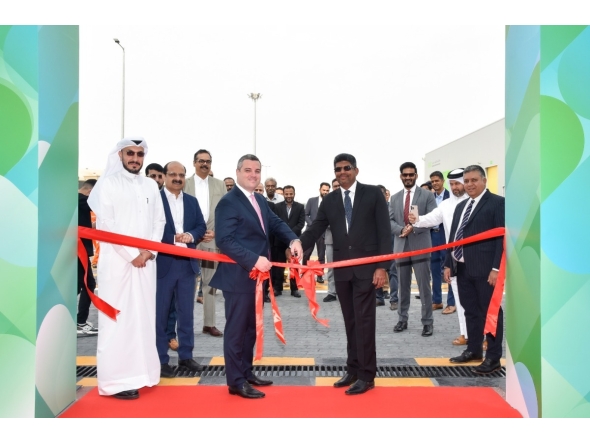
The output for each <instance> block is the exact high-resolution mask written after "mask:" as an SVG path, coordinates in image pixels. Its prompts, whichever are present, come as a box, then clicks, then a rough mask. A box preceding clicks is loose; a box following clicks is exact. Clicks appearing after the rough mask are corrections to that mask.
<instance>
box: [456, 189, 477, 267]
mask: <svg viewBox="0 0 590 444" xmlns="http://www.w3.org/2000/svg"><path fill="white" fill-rule="evenodd" d="M474 203H475V200H474V199H471V202H470V203H469V206H468V207H467V209H466V210H465V214H464V215H463V220H462V221H461V226H460V227H459V229H458V230H457V234H456V235H455V240H456V241H458V240H461V239H463V230H464V229H465V225H467V221H469V215H470V214H471V209H472V208H473V204H474ZM462 257H463V245H459V246H458V247H455V259H457V260H459V259H461V258H462Z"/></svg>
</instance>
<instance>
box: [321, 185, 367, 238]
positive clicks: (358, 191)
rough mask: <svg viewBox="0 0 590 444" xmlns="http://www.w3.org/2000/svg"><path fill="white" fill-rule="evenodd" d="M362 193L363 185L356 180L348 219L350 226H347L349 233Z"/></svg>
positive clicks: (363, 192) (357, 211) (358, 210)
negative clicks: (350, 216)
mask: <svg viewBox="0 0 590 444" xmlns="http://www.w3.org/2000/svg"><path fill="white" fill-rule="evenodd" d="M364 194H365V186H364V185H363V184H362V183H360V182H359V181H357V182H356V193H355V196H354V204H353V205H352V218H351V219H350V227H348V232H349V233H350V230H351V229H352V227H353V226H354V220H355V219H356V215H357V213H359V212H360V209H359V206H360V204H361V202H362V198H363V195H364ZM318 199H319V198H318ZM342 209H343V210H344V204H342ZM355 209H356V210H355Z"/></svg>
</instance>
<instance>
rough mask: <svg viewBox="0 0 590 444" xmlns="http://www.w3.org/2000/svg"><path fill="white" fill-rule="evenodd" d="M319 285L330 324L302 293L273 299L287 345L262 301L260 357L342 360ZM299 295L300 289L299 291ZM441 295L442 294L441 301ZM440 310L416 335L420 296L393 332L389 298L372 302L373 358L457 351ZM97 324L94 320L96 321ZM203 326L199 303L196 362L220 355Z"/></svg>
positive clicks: (342, 346) (340, 328)
mask: <svg viewBox="0 0 590 444" xmlns="http://www.w3.org/2000/svg"><path fill="white" fill-rule="evenodd" d="M322 287H323V288H325V286H323V285H318V289H319V290H320V291H319V292H318V294H317V295H318V301H319V304H320V312H319V317H322V318H327V319H329V321H330V327H329V328H326V327H324V326H322V325H320V324H318V323H317V322H315V321H314V320H313V318H312V317H311V314H310V311H309V305H308V301H307V298H305V297H302V298H300V299H297V298H294V297H292V296H290V292H289V291H283V296H280V297H278V298H277V301H278V304H279V309H280V311H281V315H282V318H283V327H284V332H285V337H286V340H287V344H286V345H283V344H282V343H281V342H280V341H279V340H278V339H277V338H276V336H275V334H274V327H273V324H272V313H271V309H270V305H269V304H265V309H264V311H265V325H264V328H265V330H264V331H265V339H264V356H266V357H298V358H299V357H311V358H316V359H320V358H321V360H322V361H324V362H325V361H326V360H329V361H331V362H334V363H344V362H345V360H346V338H345V332H344V321H343V319H342V313H341V311H340V305H339V303H338V301H334V302H327V303H326V302H322V299H323V298H324V296H325V295H326V292H325V291H322ZM300 292H301V293H302V294H303V290H300ZM445 299H446V296H445V295H443V301H444V300H445ZM441 312H442V310H437V311H435V312H434V335H433V336H431V337H422V336H421V335H420V333H421V332H422V325H421V323H420V300H419V299H415V298H414V297H413V296H412V301H411V306H410V316H409V321H408V330H406V331H404V332H402V333H394V332H393V326H394V325H395V323H396V322H397V320H398V319H397V312H395V311H391V310H390V309H389V300H387V299H386V305H385V306H384V307H377V332H376V338H377V360H378V362H379V363H392V362H391V360H392V359H395V360H396V361H397V360H398V359H400V358H401V359H406V358H449V357H451V356H456V355H458V354H460V353H461V351H462V350H463V347H456V346H453V345H452V344H451V341H452V340H453V339H454V338H455V337H457V336H458V335H459V323H458V320H457V314H456V313H453V314H450V315H443V314H442V313H441ZM216 313H217V322H216V324H217V325H216V326H217V328H219V329H220V330H221V331H223V330H224V327H225V316H224V299H223V295H222V294H221V292H218V295H217V307H216ZM89 321H90V322H93V323H94V324H95V325H96V324H97V312H96V309H95V308H94V306H92V308H91V311H90V317H89ZM99 328H100V325H99ZM202 328H203V306H202V305H201V304H195V349H194V356H195V357H197V358H198V360H199V361H201V359H205V358H211V357H215V356H223V348H222V346H223V338H214V337H212V336H210V335H206V334H203V333H201V331H202ZM96 342H97V338H96V337H79V338H78V356H95V355H96ZM170 357H171V364H176V362H177V359H178V358H177V354H176V353H175V352H172V351H171V352H170Z"/></svg>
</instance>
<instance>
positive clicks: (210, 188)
mask: <svg viewBox="0 0 590 444" xmlns="http://www.w3.org/2000/svg"><path fill="white" fill-rule="evenodd" d="M207 182H209V183H208V184H207V185H209V186H208V187H207V188H209V208H213V205H212V202H213V187H214V186H215V185H213V178H212V177H210V178H209V179H207ZM209 213H211V212H209Z"/></svg>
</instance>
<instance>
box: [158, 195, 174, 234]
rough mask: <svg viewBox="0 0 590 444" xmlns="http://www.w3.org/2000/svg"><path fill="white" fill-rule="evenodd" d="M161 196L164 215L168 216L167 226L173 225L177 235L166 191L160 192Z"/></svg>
mask: <svg viewBox="0 0 590 444" xmlns="http://www.w3.org/2000/svg"><path fill="white" fill-rule="evenodd" d="M160 194H161V195H162V204H163V206H164V215H165V216H166V225H168V224H171V226H172V229H173V230H172V231H174V232H175V233H176V230H175V229H174V219H172V211H170V204H169V203H168V197H167V196H166V193H165V192H164V190H160Z"/></svg>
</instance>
